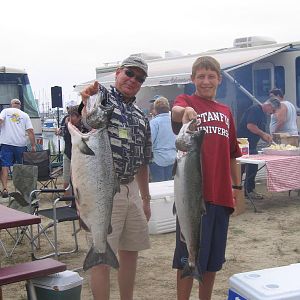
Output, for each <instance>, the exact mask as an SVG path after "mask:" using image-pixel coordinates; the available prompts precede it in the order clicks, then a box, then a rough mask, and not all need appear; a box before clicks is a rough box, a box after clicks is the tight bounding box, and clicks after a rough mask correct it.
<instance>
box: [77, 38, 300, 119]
mask: <svg viewBox="0 0 300 300" xmlns="http://www.w3.org/2000/svg"><path fill="white" fill-rule="evenodd" d="M171 54H172V53H171ZM203 55H210V56H213V57H215V58H216V59H217V60H218V61H219V62H220V64H221V68H222V74H223V81H222V84H221V86H220V87H219V89H218V94H217V99H218V100H219V101H221V102H224V103H226V104H228V105H229V106H230V107H231V109H232V111H233V113H234V115H235V117H236V119H237V121H238V120H239V118H240V117H241V114H242V112H243V111H244V110H245V109H246V108H247V107H248V106H250V105H251V104H252V101H258V102H264V101H265V100H266V99H267V98H268V95H269V90H270V89H271V88H273V87H278V88H281V89H282V90H283V92H284V93H285V98H286V100H289V101H291V102H292V103H293V104H294V105H295V106H296V108H297V111H298V112H299V113H300V42H290V43H281V44H278V43H276V41H274V40H273V39H270V38H264V37H258V36H256V37H246V38H239V39H236V40H235V41H234V45H233V47H232V48H225V49H224V48H223V49H219V50H209V51H206V52H201V53H197V54H193V55H180V54H178V53H176V55H175V56H172V55H170V53H169V55H167V56H166V57H164V58H162V57H157V56H153V55H151V56H150V57H149V56H147V54H145V53H140V56H142V57H143V58H145V59H146V60H147V62H148V65H149V72H148V74H149V76H148V77H147V79H146V81H145V83H144V84H143V87H142V88H141V90H140V92H139V93H138V95H137V103H138V105H139V106H140V107H141V108H143V109H144V110H145V111H147V109H149V105H150V104H149V100H150V99H152V98H153V96H154V95H164V96H165V97H167V98H168V99H169V100H170V101H172V100H173V99H174V98H175V97H176V96H177V95H179V94H181V93H188V94H191V93H193V92H194V86H193V84H192V83H191V79H190V75H191V68H192V64H193V62H194V61H195V60H196V58H197V57H199V56H203ZM119 63H120V62H116V63H112V64H106V65H104V67H101V68H97V69H96V79H97V80H98V81H99V82H100V83H101V84H103V85H104V86H109V85H111V84H113V83H114V72H115V70H116V68H117V67H118V65H119ZM88 83H89V82H88ZM88 83H85V84H81V85H78V86H76V88H75V90H77V91H80V89H82V88H83V86H85V85H86V84H88Z"/></svg>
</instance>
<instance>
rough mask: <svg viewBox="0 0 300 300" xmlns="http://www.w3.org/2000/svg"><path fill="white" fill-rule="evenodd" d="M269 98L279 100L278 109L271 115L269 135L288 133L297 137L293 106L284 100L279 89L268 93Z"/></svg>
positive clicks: (295, 113)
mask: <svg viewBox="0 0 300 300" xmlns="http://www.w3.org/2000/svg"><path fill="white" fill-rule="evenodd" d="M269 95H270V97H272V98H277V99H278V100H280V104H281V105H280V109H278V110H277V111H276V113H275V114H272V115H271V121H270V133H271V134H273V133H289V134H290V135H298V128H297V111H296V108H295V106H294V105H293V104H292V103H291V102H289V101H286V100H284V96H283V93H282V91H281V89H278V88H274V89H272V90H271V91H270V93H269Z"/></svg>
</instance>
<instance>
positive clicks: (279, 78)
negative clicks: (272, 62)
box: [274, 66, 285, 94]
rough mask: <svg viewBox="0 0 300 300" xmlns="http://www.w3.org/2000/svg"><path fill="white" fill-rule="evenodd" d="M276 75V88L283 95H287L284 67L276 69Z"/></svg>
mask: <svg viewBox="0 0 300 300" xmlns="http://www.w3.org/2000/svg"><path fill="white" fill-rule="evenodd" d="M274 73H275V86H276V87H277V88H279V89H281V90H282V92H283V94H285V73H284V67H282V66H277V67H275V68H274Z"/></svg>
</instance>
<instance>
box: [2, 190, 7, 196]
mask: <svg viewBox="0 0 300 300" xmlns="http://www.w3.org/2000/svg"><path fill="white" fill-rule="evenodd" d="M7 197H8V191H7V189H4V190H3V191H2V198H7Z"/></svg>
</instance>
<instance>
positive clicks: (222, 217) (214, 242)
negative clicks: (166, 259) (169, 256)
mask: <svg viewBox="0 0 300 300" xmlns="http://www.w3.org/2000/svg"><path fill="white" fill-rule="evenodd" d="M231 212H232V210H231V209H230V208H228V207H224V206H219V205H214V204H211V203H208V202H206V215H204V216H203V218H202V240H201V244H200V250H199V254H198V269H199V270H201V272H207V271H208V272H217V271H219V270H221V269H222V265H223V263H224V262H225V250H226V241H227V232H228V225H229V216H230V214H231ZM187 258H188V251H187V247H186V244H185V243H184V242H182V241H181V238H180V227H179V223H178V220H177V222H176V248H175V252H174V258H173V268H174V269H183V267H184V265H185V263H186V261H187Z"/></svg>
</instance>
